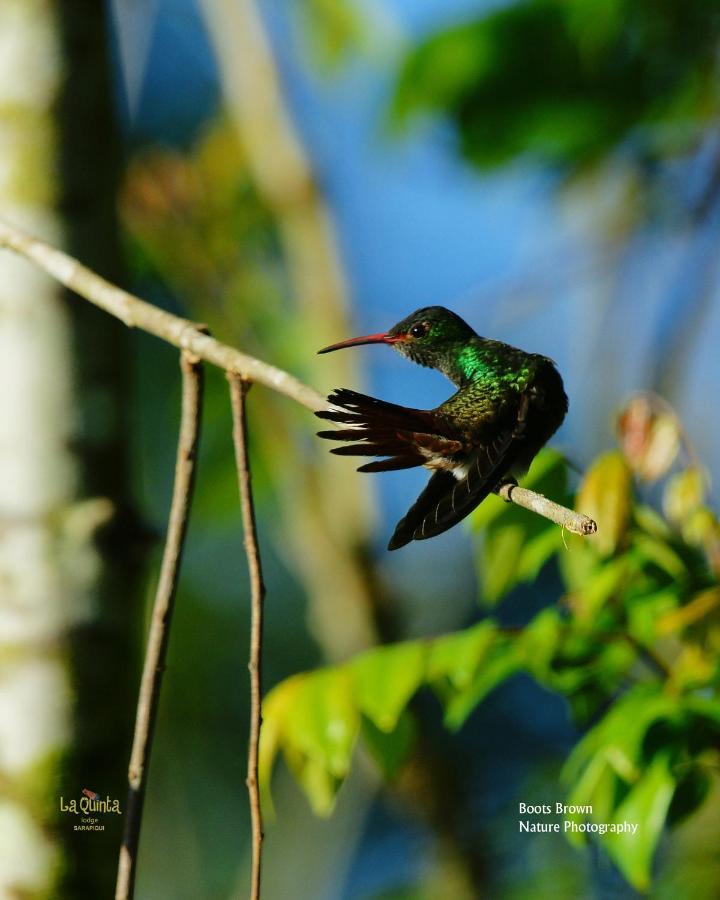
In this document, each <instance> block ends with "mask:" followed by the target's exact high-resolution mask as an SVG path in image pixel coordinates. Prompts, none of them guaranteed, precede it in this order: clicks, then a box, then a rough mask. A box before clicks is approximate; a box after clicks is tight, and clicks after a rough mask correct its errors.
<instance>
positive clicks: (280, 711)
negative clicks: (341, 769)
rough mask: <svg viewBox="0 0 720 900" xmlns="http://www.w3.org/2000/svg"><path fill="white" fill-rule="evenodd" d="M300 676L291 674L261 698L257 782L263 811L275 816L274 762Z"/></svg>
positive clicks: (299, 682) (298, 685)
mask: <svg viewBox="0 0 720 900" xmlns="http://www.w3.org/2000/svg"><path fill="white" fill-rule="evenodd" d="M301 682H302V676H301V675H294V676H293V677H292V678H288V679H286V680H285V681H282V682H281V683H280V684H278V685H277V686H276V687H274V688H273V689H272V690H271V691H269V692H268V694H267V696H266V697H265V698H264V699H263V706H262V715H263V721H262V726H261V728H260V748H259V754H258V781H259V786H260V794H261V800H262V807H263V810H264V811H265V812H266V813H267V814H268V815H270V816H272V815H273V814H274V810H273V802H272V793H271V791H270V783H271V780H272V772H273V766H274V764H275V759H276V757H277V754H278V752H279V750H280V748H281V746H282V741H283V732H284V727H285V719H286V716H287V712H288V710H289V709H290V707H291V705H292V703H293V698H294V696H295V693H296V692H297V690H298V689H299V688H300V684H301Z"/></svg>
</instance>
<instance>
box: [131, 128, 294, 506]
mask: <svg viewBox="0 0 720 900" xmlns="http://www.w3.org/2000/svg"><path fill="white" fill-rule="evenodd" d="M121 212H122V220H123V224H124V226H125V229H126V231H125V237H126V240H127V242H128V255H129V256H130V259H131V262H132V266H133V269H134V271H135V273H136V275H137V276H138V277H140V278H142V279H145V280H147V281H149V282H150V283H151V284H153V285H155V286H156V290H160V291H167V290H169V291H170V292H171V294H172V296H173V297H175V298H177V300H178V301H179V302H180V303H181V304H182V306H183V310H182V313H183V314H185V315H188V316H190V317H193V318H195V319H197V320H198V321H203V322H205V323H206V324H207V325H208V326H209V327H210V329H211V332H213V333H214V334H216V335H221V336H222V337H223V339H224V340H227V341H228V342H230V343H233V344H235V345H236V346H240V347H242V348H243V350H245V351H246V352H248V353H250V354H254V355H257V356H260V357H261V358H268V357H269V358H271V359H272V360H273V361H276V362H278V363H279V364H280V365H282V366H284V367H285V368H288V369H290V370H291V371H293V372H297V373H298V374H299V375H300V377H305V375H306V374H307V357H308V354H307V352H306V350H305V349H304V348H305V346H306V343H305V340H304V337H305V336H304V333H303V326H304V323H303V319H302V317H301V316H299V315H297V314H294V312H293V302H292V291H291V288H290V285H289V282H288V276H287V272H286V267H285V263H284V260H283V254H282V252H281V248H280V245H279V242H278V237H277V224H276V221H275V219H274V218H273V216H272V214H271V212H270V211H269V210H268V208H267V206H266V204H264V203H263V201H262V200H261V198H260V197H259V196H258V194H257V191H256V190H255V188H254V186H253V181H252V178H251V175H250V173H249V170H248V167H247V164H246V161H245V160H244V158H243V155H242V152H241V150H240V148H239V145H238V141H237V138H236V137H235V134H234V132H233V130H232V129H231V128H230V127H229V125H228V124H227V123H226V122H224V121H220V122H215V123H213V125H212V126H211V127H210V128H208V130H207V132H206V133H205V134H204V135H203V136H202V138H201V139H200V140H199V141H198V142H197V144H196V145H195V146H194V147H193V148H192V151H191V153H184V152H181V151H177V150H173V149H169V148H154V149H151V150H147V151H145V152H144V153H143V154H142V155H140V156H138V157H137V158H135V159H134V160H133V162H132V164H131V165H130V167H129V169H128V173H127V177H126V182H125V187H124V192H123V195H122V206H121ZM263 404H264V406H265V408H266V410H267V414H266V415H264V416H262V417H257V421H256V422H254V425H253V429H252V433H251V441H252V442H253V444H254V445H255V447H256V448H257V450H258V452H257V453H255V454H254V457H255V458H256V459H257V462H256V464H255V466H254V478H255V482H256V489H257V490H258V491H259V493H260V496H261V498H262V500H263V501H264V502H267V503H270V504H273V503H275V502H277V475H276V473H277V470H278V469H281V468H282V463H283V461H284V457H285V455H286V453H285V450H284V448H286V447H288V446H294V447H295V448H296V449H297V450H298V451H300V452H302V449H303V446H304V439H303V435H304V433H305V432H306V431H307V428H306V427H304V422H303V417H304V413H303V411H302V410H300V409H298V408H297V407H296V405H295V404H288V403H286V402H283V400H282V398H280V397H278V396H277V395H274V394H272V393H271V392H267V393H266V395H265V397H264V398H263ZM205 415H206V420H209V424H210V425H212V424H213V423H214V422H216V421H218V420H221V421H223V422H225V423H226V422H227V415H228V413H227V398H226V397H225V395H224V392H223V391H220V392H210V393H209V394H208V397H207V400H206V410H205ZM211 439H215V440H213V443H212V446H209V447H208V446H207V442H208V440H211ZM204 441H205V443H206V446H205V450H206V451H207V456H208V457H209V460H210V465H211V467H212V470H213V472H214V477H213V479H211V480H210V481H209V482H208V484H207V485H206V486H205V488H204V490H203V491H202V492H200V494H199V496H198V497H197V501H196V503H197V505H198V506H199V507H200V511H201V512H203V511H205V510H207V511H210V512H211V515H212V516H213V517H214V518H215V519H217V517H218V516H220V517H232V518H235V517H236V515H237V496H236V492H235V491H234V490H229V489H228V486H231V485H233V484H234V480H235V469H234V462H233V458H232V454H228V452H227V440H226V431H225V429H224V428H213V427H210V428H208V429H206V435H205V437H204ZM309 453H310V451H309V450H308V456H309ZM271 482H273V483H274V484H273V486H274V489H273V490H270V483H271Z"/></svg>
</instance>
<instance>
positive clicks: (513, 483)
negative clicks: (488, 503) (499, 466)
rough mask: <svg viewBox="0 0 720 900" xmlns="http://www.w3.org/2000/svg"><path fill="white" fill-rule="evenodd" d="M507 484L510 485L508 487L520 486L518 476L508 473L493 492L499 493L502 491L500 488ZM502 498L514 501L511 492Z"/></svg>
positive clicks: (509, 501)
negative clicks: (514, 476)
mask: <svg viewBox="0 0 720 900" xmlns="http://www.w3.org/2000/svg"><path fill="white" fill-rule="evenodd" d="M505 485H508V487H511V488H512V487H517V486H518V483H517V478H513V477H512V475H506V476H505V478H503V479H502V480H501V481H499V482H498V484H497V487H496V488H495V490H494V491H493V493H495V494H499V493H500V489H501V488H503V487H505ZM502 499H503V500H504V501H505V502H506V503H512V500H511V499H510V495H509V493H507V494H505V496H504V497H503V498H502Z"/></svg>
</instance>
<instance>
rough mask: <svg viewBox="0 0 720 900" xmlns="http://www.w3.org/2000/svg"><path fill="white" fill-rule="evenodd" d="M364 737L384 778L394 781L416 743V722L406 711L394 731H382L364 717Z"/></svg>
mask: <svg viewBox="0 0 720 900" xmlns="http://www.w3.org/2000/svg"><path fill="white" fill-rule="evenodd" d="M362 735H363V739H364V741H365V744H366V745H367V747H368V749H369V750H370V753H371V754H372V756H373V758H374V759H375V761H376V762H377V764H378V765H379V766H380V770H381V772H382V774H383V777H384V778H386V779H387V780H388V781H392V780H393V779H394V778H396V777H397V775H398V773H399V772H400V770H401V769H402V767H403V765H404V763H405V761H406V760H407V758H408V756H409V754H410V750H411V749H412V746H413V744H414V743H415V737H416V727H415V720H414V719H413V717H412V716H411V715H410V714H409V713H408V712H407V711H406V712H404V713H403V714H402V715H401V716H400V718H399V719H398V721H397V725H396V726H395V729H394V730H393V731H390V732H388V731H381V730H380V729H379V728H378V727H377V726H376V725H375V724H374V723H373V722H372V720H371V719H368V718H365V717H363V720H362Z"/></svg>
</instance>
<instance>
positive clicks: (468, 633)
mask: <svg viewBox="0 0 720 900" xmlns="http://www.w3.org/2000/svg"><path fill="white" fill-rule="evenodd" d="M496 634H497V626H496V625H495V622H493V621H492V619H485V620H484V621H482V622H480V623H479V624H478V625H473V626H472V628H467V629H466V630H465V631H458V632H455V633H454V634H448V635H445V636H444V637H439V638H436V639H435V640H434V641H432V643H431V644H430V654H429V657H428V671H427V679H428V681H429V682H430V683H433V682H438V681H439V680H440V679H442V678H447V679H448V681H449V682H450V685H451V686H452V687H453V688H454V689H455V690H462V689H463V688H466V687H467V686H468V685H469V684H470V682H471V680H472V679H473V678H474V677H475V673H476V672H477V670H478V667H479V666H480V664H481V663H482V662H483V660H484V659H485V656H486V654H487V652H488V649H489V647H490V646H491V644H492V642H493V640H494V639H495V636H496Z"/></svg>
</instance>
